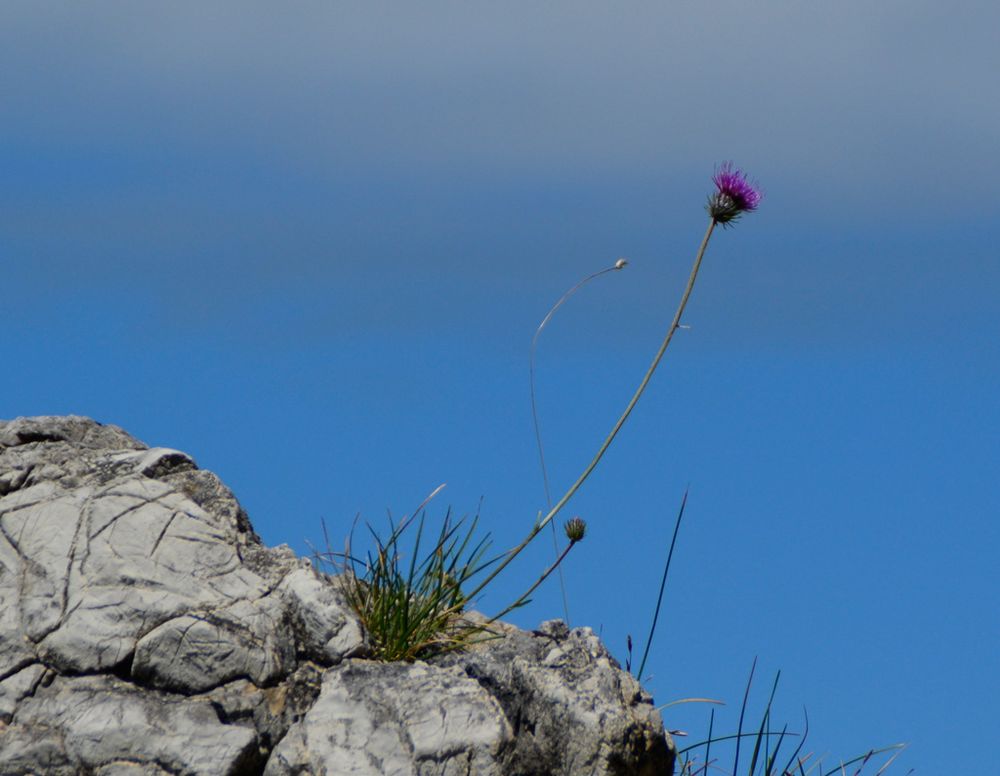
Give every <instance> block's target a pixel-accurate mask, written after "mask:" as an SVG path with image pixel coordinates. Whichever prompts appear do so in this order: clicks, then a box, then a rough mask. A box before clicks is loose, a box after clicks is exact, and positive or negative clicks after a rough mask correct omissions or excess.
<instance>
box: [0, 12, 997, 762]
mask: <svg viewBox="0 0 1000 776" xmlns="http://www.w3.org/2000/svg"><path fill="white" fill-rule="evenodd" d="M998 28H1000V10H998V7H997V6H996V5H995V4H993V3H985V2H984V3H974V2H963V3H958V4H952V5H950V6H946V4H943V3H930V2H881V3H877V4H873V3H861V2H853V1H849V2H843V3H838V4H827V6H824V7H817V6H815V5H814V4H790V3H777V2H762V3H754V4H748V3H735V2H717V3H712V4H705V3H695V2H678V3H671V4H654V3H633V4H628V5H627V6H624V5H623V6H620V7H619V6H612V5H610V4H597V3H565V2H561V3H560V2H556V3H548V4H545V6H544V8H542V7H539V6H538V5H537V4H521V3H507V4H490V5H487V4H479V3H466V4H458V3H455V4H442V3H424V4H419V5H410V4H402V3H395V4H394V3H387V4H383V3H365V4H356V5H353V6H344V5H339V4H332V3H297V4H292V5H288V6H285V7H283V8H281V9H280V10H275V9H274V8H273V7H272V6H270V5H269V4H265V3H253V2H244V3H227V2H221V3H215V4H211V5H207V4H203V3H173V4H170V5H169V6H160V7H156V8H154V7H153V6H152V4H133V3H114V2H105V3H92V4H87V5H86V6H84V5H80V4H72V3H51V4H45V5H44V6H42V5H40V4H33V3H26V4H7V5H4V7H3V8H2V10H0V94H2V101H0V111H2V114H0V115H2V119H3V120H2V121H0V170H2V177H0V180H2V184H0V265H2V267H3V285H2V291H3V301H2V307H0V309H2V314H3V321H4V326H3V329H2V331H3V335H4V336H3V340H4V363H5V364H6V369H5V370H4V372H5V374H4V379H3V380H2V381H0V417H5V418H11V417H16V416H20V415H34V414H59V413H77V414H84V415H89V416H92V417H94V418H96V419H98V420H101V421H104V422H109V423H116V424H118V425H121V426H123V427H124V428H126V429H127V430H128V431H130V432H131V433H133V434H134V435H136V436H137V437H139V438H140V439H142V440H144V441H145V442H147V443H149V444H151V445H164V446H169V447H176V448H180V449H183V450H185V451H187V452H189V453H191V454H192V455H193V456H194V457H195V458H196V459H197V460H198V462H199V463H200V464H201V465H202V466H203V467H205V468H210V469H212V470H214V471H216V472H217V473H219V475H220V476H222V477H223V479H224V480H225V481H226V482H227V483H228V484H229V485H230V486H231V487H232V488H233V489H234V490H235V492H236V493H237V495H238V497H239V498H240V499H241V501H242V502H243V504H244V505H245V507H246V508H247V510H248V511H249V513H250V515H251V519H252V520H253V523H254V525H255V527H256V529H257V530H258V532H259V533H260V534H261V536H262V537H263V538H264V540H265V541H266V542H267V543H268V544H272V545H273V544H280V543H287V544H290V545H291V546H293V547H294V548H296V549H297V550H299V551H302V552H305V551H306V550H307V545H306V542H307V541H312V542H314V543H316V542H319V541H320V539H321V529H320V521H321V520H325V521H326V523H327V526H328V528H329V529H330V532H331V534H332V535H333V536H335V537H339V536H341V535H343V534H344V533H345V532H346V531H347V530H348V528H349V526H350V524H351V521H352V519H353V518H354V516H355V515H356V514H359V513H360V514H361V515H362V517H364V518H367V519H369V520H372V521H373V522H376V523H379V522H380V521H381V520H382V519H383V516H384V514H385V510H386V509H387V508H388V509H390V510H392V512H393V513H394V514H396V515H402V514H405V513H406V512H408V511H409V510H410V509H412V508H413V507H414V506H416V505H417V504H418V503H419V502H420V501H421V500H422V499H423V497H424V496H425V495H426V494H427V493H428V492H430V491H431V490H432V489H433V488H435V487H436V486H437V485H439V484H440V483H442V482H447V483H448V486H447V488H446V489H445V491H444V492H443V493H442V494H441V495H439V496H438V497H437V499H436V500H435V502H434V503H433V505H432V509H431V510H430V516H431V517H433V518H438V517H440V516H441V514H442V513H443V511H444V510H445V508H446V507H447V506H448V505H451V506H452V507H453V509H454V510H455V511H456V512H458V513H459V514H461V513H467V512H474V511H475V509H476V507H477V505H478V504H479V501H480V498H482V524H483V526H484V528H486V529H488V530H489V531H491V532H492V534H493V538H494V543H495V547H496V548H497V549H502V548H505V547H509V546H511V545H513V544H514V543H516V542H517V541H518V540H519V539H520V538H521V536H522V535H523V534H524V533H525V532H526V531H527V530H528V528H529V527H530V524H531V522H532V520H533V518H534V515H535V513H536V512H537V510H538V509H539V508H541V506H542V505H543V504H542V502H543V500H544V496H543V491H542V483H541V477H540V474H539V470H538V466H537V462H536V452H535V448H534V438H533V433H532V427H531V416H530V405H529V396H528V390H527V389H528V372H527V367H528V364H527V360H528V348H529V343H530V341H531V337H532V334H533V333H534V331H535V327H536V326H537V324H538V322H539V320H540V319H541V318H542V316H544V314H545V312H546V311H547V310H548V308H549V307H550V305H551V304H552V303H553V302H554V301H555V300H556V299H558V298H559V296H560V295H561V294H562V293H563V292H564V291H565V290H566V289H567V288H569V287H570V286H571V285H573V284H574V283H575V282H577V281H578V280H579V279H580V278H582V277H584V276H585V275H587V274H589V273H591V272H594V271H596V270H598V269H601V268H603V267H606V266H608V265H610V264H611V263H613V262H614V260H615V259H616V258H618V257H619V256H626V257H628V258H629V260H630V264H629V266H628V268H627V270H625V271H623V272H620V273H613V274H611V275H608V276H604V277H602V278H600V279H599V280H598V281H595V282H594V283H593V284H591V285H589V286H588V287H587V288H586V289H585V290H584V291H582V292H581V293H580V294H578V295H577V296H576V297H574V299H573V300H572V302H571V303H570V304H568V305H566V307H565V308H564V309H563V310H562V311H560V313H559V316H558V317H557V318H556V319H555V320H554V321H553V322H552V324H551V325H550V326H549V327H548V329H547V330H546V332H545V334H544V337H543V339H542V341H541V343H540V346H539V352H538V370H537V379H538V389H539V394H538V400H539V409H540V413H541V422H542V429H543V433H544V438H545V442H546V448H547V454H548V460H549V463H550V475H551V477H552V480H553V486H554V489H555V490H558V491H560V492H561V490H564V489H565V487H566V486H568V484H569V483H571V482H572V481H573V480H574V479H575V478H576V476H577V474H578V473H579V471H580V470H581V469H582V468H583V466H584V465H585V464H586V463H587V462H588V461H589V459H590V456H591V454H592V452H593V451H594V450H595V449H596V447H597V445H598V444H599V443H600V441H601V440H602V439H603V437H604V435H605V434H606V433H607V431H608V430H609V429H610V427H611V425H612V423H613V422H614V420H615V419H616V418H617V415H618V413H619V412H620V410H621V408H622V407H623V405H624V403H625V402H626V401H627V399H628V397H629V396H630V395H631V392H632V390H633V389H634V387H635V385H636V384H637V383H638V381H639V379H640V378H641V376H642V374H643V372H644V371H645V369H646V366H647V365H648V362H649V359H650V358H651V357H652V355H653V353H654V351H655V349H656V347H657V345H658V343H659V341H660V339H661V337H662V334H663V332H664V330H665V327H666V326H667V324H668V323H669V320H670V317H671V316H672V314H673V310H674V308H675V306H676V303H677V299H678V298H679V295H680V292H681V290H682V288H683V284H684V281H685V279H686V277H687V273H688V270H689V268H690V262H691V260H692V258H693V254H694V250H695V249H696V247H697V244H698V241H699V239H700V238H701V235H702V232H703V231H704V227H705V223H706V216H705V213H704V211H703V209H702V208H703V205H704V201H705V197H706V196H707V194H708V193H709V191H710V189H711V183H710V180H709V178H710V176H711V174H712V171H713V169H714V167H715V165H716V164H717V163H718V162H720V161H722V160H724V159H733V160H735V161H736V163H737V164H738V165H739V166H741V167H743V168H744V169H746V170H748V171H749V172H750V173H751V174H752V176H754V177H755V178H757V179H758V180H759V181H760V182H761V184H762V186H763V187H764V189H765V192H766V198H765V200H764V203H763V205H762V207H761V209H760V212H759V213H757V214H754V215H752V216H750V217H747V218H746V219H745V220H744V221H743V222H742V223H740V224H739V225H738V226H737V227H736V228H735V229H732V230H727V231H724V232H723V231H719V232H718V233H717V234H716V236H715V237H714V238H713V242H712V244H711V246H710V248H709V253H708V257H707V259H706V263H705V266H704V269H703V272H702V275H701V277H700V279H699V284H698V287H697V288H696V289H695V293H694V296H693V299H692V302H691V304H690V306H689V309H688V313H687V315H686V316H685V323H687V324H689V325H690V326H691V328H690V329H688V330H684V331H682V332H680V333H679V334H678V336H677V337H676V338H675V344H674V345H673V346H672V347H671V350H670V351H669V353H668V355H667V358H666V360H665V362H664V364H663V365H662V367H661V370H660V372H659V373H658V374H657V375H656V377H655V378H654V380H653V382H652V384H651V386H650V389H649V391H648V392H647V394H646V395H645V396H644V398H643V399H642V401H641V402H640V404H639V406H638V409H637V410H636V412H635V413H634V415H633V417H632V419H631V421H630V423H629V425H627V426H626V428H625V430H624V431H623V432H622V434H621V435H620V437H619V439H618V440H617V441H616V443H615V445H614V446H613V447H612V449H611V451H610V452H609V454H608V455H607V456H606V458H605V461H604V463H603V464H602V466H601V468H599V469H598V470H597V472H596V473H595V475H594V476H593V477H592V479H591V480H590V481H589V482H588V483H587V485H586V486H585V488H584V489H583V490H582V491H581V492H580V493H579V494H578V496H577V497H576V498H575V499H574V501H573V502H572V503H571V505H570V508H569V511H568V512H567V513H566V514H565V516H567V517H568V516H570V515H573V514H579V515H581V516H583V517H584V518H585V519H586V520H587V521H588V524H589V534H588V538H587V539H586V541H584V542H583V543H582V544H581V545H579V546H578V547H577V548H576V549H574V551H573V553H572V554H571V555H570V558H569V560H568V561H567V564H566V567H565V573H566V581H567V585H568V591H569V598H570V613H571V616H572V621H573V624H576V625H583V624H586V625H590V626H592V627H594V628H595V629H599V630H600V631H601V633H602V635H603V636H604V638H605V640H606V642H607V643H608V645H609V647H610V648H611V649H612V650H613V651H614V652H615V653H616V654H618V655H619V656H620V657H622V658H623V657H624V643H625V638H626V635H627V634H632V637H633V639H634V640H635V641H636V642H637V643H640V642H641V641H642V637H643V635H644V634H645V632H646V629H647V628H648V624H649V617H650V615H651V612H652V607H653V604H654V602H655V591H656V586H657V584H658V581H659V575H660V572H661V568H662V562H663V559H664V557H665V552H666V547H667V545H668V543H669V539H670V533H671V530H672V521H673V516H674V514H675V511H676V508H677V505H678V503H679V501H680V499H681V496H682V494H683V492H684V489H685V487H687V486H688V485H690V498H689V502H688V511H687V514H686V518H685V519H686V523H685V525H684V527H683V530H682V533H681V537H680V543H679V549H678V555H677V556H676V557H675V562H674V566H673V569H672V571H671V579H670V582H669V584H668V588H667V596H666V601H665V611H664V614H663V615H662V619H661V625H660V629H659V632H658V639H657V641H656V643H655V644H654V649H653V655H652V658H651V660H650V664H649V666H648V667H647V673H648V674H650V675H651V676H650V678H649V679H648V680H647V682H646V684H647V686H648V687H649V689H650V690H651V691H652V692H653V693H654V695H655V697H656V700H657V702H658V703H667V702H669V701H671V700H673V699H677V698H683V697H689V696H709V697H716V698H722V699H725V700H726V701H728V702H729V706H727V707H726V708H725V709H723V710H721V712H720V714H721V715H722V722H721V724H722V726H723V727H735V721H736V713H737V711H738V705H739V700H740V695H741V693H742V687H743V683H744V682H745V679H746V675H747V672H748V669H749V666H750V663H751V661H752V659H753V658H754V656H758V657H759V660H760V664H759V672H760V673H759V674H758V684H757V688H758V692H757V694H756V695H755V700H756V701H757V706H758V707H759V706H760V705H762V704H763V702H764V699H763V698H762V697H761V696H763V695H764V693H765V687H766V686H767V684H768V683H769V681H770V679H771V678H772V677H773V674H774V672H775V671H776V670H778V669H781V670H782V678H781V684H780V686H779V691H778V707H777V714H778V716H779V717H780V718H781V719H782V720H788V721H789V722H791V723H793V725H795V726H798V724H799V721H800V719H801V709H802V707H803V706H805V707H806V708H807V709H808V712H809V718H810V723H811V726H812V733H811V744H812V748H814V749H815V750H817V751H818V752H821V753H822V752H830V753H831V755H832V757H831V758H830V759H829V760H828V762H829V763H830V765H831V767H832V765H833V764H835V762H836V760H835V758H836V757H837V756H844V757H847V756H850V755H853V754H855V753H858V752H861V751H863V750H865V749H866V748H868V747H870V746H877V745H881V744H887V743H894V742H896V741H910V742H911V748H910V750H909V751H908V752H907V753H906V754H905V755H904V756H903V758H902V763H903V767H901V768H899V769H898V772H901V773H905V772H906V770H907V769H908V768H910V767H915V768H917V769H918V772H919V773H945V772H952V773H976V772H983V770H984V767H985V766H984V763H985V762H988V759H987V758H988V756H989V755H988V753H987V749H988V744H989V743H990V742H991V740H992V732H993V731H992V727H993V725H992V720H995V719H996V718H997V716H998V714H1000V705H998V701H997V698H998V697H1000V693H998V690H1000V665H998V658H997V654H998V645H1000V615H998V613H997V607H996V603H995V601H996V597H997V587H998V581H1000V580H998V573H997V571H996V566H997V562H996V557H997V550H996V548H997V546H998V540H1000V530H998V528H997V517H998V515H1000V497H998V495H997V487H996V483H997V482H998V481H1000V443H998V427H1000V411H998V399H997V396H998V389H1000V355H998V348H997V334H998V332H1000V261H998V258H1000V257H998V249H997V247H996V246H997V245H998V244H1000V218H998V217H997V215H996V214H995V213H994V212H993V211H991V210H990V207H991V206H992V205H993V204H994V201H995V199H996V181H997V180H1000V156H998V154H997V153H996V148H997V139H998V137H1000V103H998V101H997V99H996V85H995V74H996V72H998V71H1000V55H998V53H997V52H998V51H1000V48H998V47H997V46H996V30H997V29H998ZM550 554H551V544H550V542H549V540H548V539H545V540H544V541H541V542H539V544H538V546H537V547H533V548H532V549H531V550H530V551H529V552H528V553H526V557H525V558H524V559H523V561H521V560H519V561H518V563H516V564H515V565H514V566H513V567H512V568H511V571H510V573H508V574H507V575H506V576H505V577H503V578H501V580H500V581H499V582H498V583H497V585H496V586H495V587H494V588H493V589H491V590H490V591H489V592H488V594H487V595H486V596H485V597H484V598H483V599H482V600H481V602H480V603H481V608H483V609H484V610H486V611H491V610H492V611H495V610H497V609H499V608H502V606H503V605H504V604H505V603H506V602H507V601H508V600H509V599H510V598H511V597H513V596H514V595H516V594H517V593H518V592H520V590H521V589H522V588H523V587H526V586H527V584H528V583H529V582H530V581H531V580H532V578H533V577H532V574H534V573H536V572H537V570H538V569H540V568H541V567H542V566H543V564H545V563H546V562H547V561H548V560H549V559H550ZM561 613H562V605H561V602H560V595H559V591H558V585H557V584H549V585H547V586H546V587H544V588H543V589H542V590H541V591H540V592H539V594H538V595H537V596H536V598H535V600H534V602H533V603H532V604H531V605H530V606H529V607H528V608H526V609H524V610H521V611H520V612H517V613H516V614H515V615H513V616H512V617H511V619H512V620H513V621H514V622H516V623H518V624H520V625H522V626H524V627H533V626H534V625H536V624H537V623H538V622H539V621H541V620H544V619H549V618H551V617H557V616H561ZM707 716H708V709H707V707H705V706H694V705H690V706H683V707H680V709H678V708H676V707H675V708H673V709H670V710H668V712H667V724H668V727H671V728H682V729H685V730H689V731H690V732H691V734H692V740H693V739H694V738H695V737H696V736H697V734H698V733H699V732H703V731H704V729H705V727H706V721H707Z"/></svg>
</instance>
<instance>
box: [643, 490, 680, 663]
mask: <svg viewBox="0 0 1000 776" xmlns="http://www.w3.org/2000/svg"><path fill="white" fill-rule="evenodd" d="M689 490H690V486H689V487H688V488H685V490H684V498H683V499H681V508H680V510H678V512H677V520H676V521H675V522H674V535H673V538H672V539H671V540H670V550H669V551H668V552H667V562H666V563H665V564H664V566H663V578H662V579H661V580H660V592H659V594H658V595H657V596H656V609H655V610H654V611H653V622H652V623H651V624H650V626H649V636H647V637H646V648H645V649H644V650H643V652H642V662H640V663H639V670H638V672H636V675H635V676H636V679H638V680H639V681H640V682H641V681H642V669H643V668H645V667H646V658H647V657H649V648H650V646H651V645H652V643H653V634H654V633H656V622H657V620H658V619H659V617H660V604H661V603H663V590H664V588H665V587H666V586H667V573H668V572H669V571H670V561H671V559H672V558H673V557H674V546H675V545H676V544H677V532H678V531H679V530H680V528H681V519H682V518H683V517H684V507H685V506H687V500H688V491H689Z"/></svg>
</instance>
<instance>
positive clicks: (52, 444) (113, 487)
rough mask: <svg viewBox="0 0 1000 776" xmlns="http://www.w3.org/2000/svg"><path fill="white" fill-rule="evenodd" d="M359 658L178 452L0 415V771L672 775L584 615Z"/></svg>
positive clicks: (308, 575) (642, 700) (95, 426)
mask: <svg viewBox="0 0 1000 776" xmlns="http://www.w3.org/2000/svg"><path fill="white" fill-rule="evenodd" d="M500 627H502V629H503V631H504V634H505V638H503V639H500V640H496V641H490V642H487V643H484V644H481V645H478V646H476V647H475V648H473V649H470V650H469V651H468V652H465V653H461V654H452V655H448V656H446V657H441V658H439V659H436V660H434V661H431V662H430V663H423V662H417V663H413V664H380V663H374V662H371V661H368V660H365V659H364V657H365V656H366V654H367V642H366V636H365V634H364V631H363V629H362V627H361V625H360V623H359V622H358V620H357V617H356V616H355V614H354V613H353V612H352V611H351V610H350V609H349V607H347V605H346V603H345V601H344V597H343V595H342V593H341V592H340V589H339V587H338V585H337V584H336V580H335V579H331V578H329V577H327V576H325V575H323V574H319V573H317V572H316V571H315V570H314V569H313V568H312V566H311V565H310V564H309V563H308V561H305V560H303V559H301V558H298V557H296V556H295V554H294V553H293V552H291V550H289V549H288V548H287V547H279V548H273V549H272V548H267V547H264V546H263V545H262V544H261V542H260V540H259V538H258V537H257V535H256V534H255V533H254V531H253V528H252V527H251V525H250V522H249V520H248V518H247V515H246V513H245V512H244V511H243V510H242V508H241V507H240V505H239V503H238V502H237V500H236V498H235V497H234V496H233V494H232V493H231V492H230V491H229V489H228V488H226V487H225V485H223V483H222V482H221V481H220V480H219V479H218V478H217V477H216V476H215V475H214V474H212V473H211V472H207V471H203V470H200V469H198V467H197V465H196V464H195V462H194V461H193V460H192V459H191V458H190V457H189V456H188V455H186V454H185V453H182V452H179V451H177V450H171V449H168V448H153V449H149V448H148V447H146V446H145V445H143V444H142V443H141V442H139V441H137V440H135V439H134V438H132V437H131V436H129V435H128V434H127V433H126V432H124V431H123V430H121V429H120V428H117V427H115V426H108V425H101V424H99V423H96V422H94V421H92V420H89V419H87V418H81V417H72V416H71V417H40V418H19V419H16V420H13V421H0V773H2V774H11V775H12V776H13V775H15V774H25V775H27V774H55V776H62V775H63V774H66V775H68V774H98V775H99V776H140V775H145V774H260V773H268V774H306V773H309V774H313V773H315V774H321V773H325V774H332V775H333V774H383V773H387V774H413V776H420V775H423V774H428V775H429V774H435V775H436V776H451V775H452V774H455V775H456V776H457V774H487V775H488V774H497V775H498V776H507V775H513V774H522V775H523V776H531V775H533V774H537V775H538V776H542V774H602V775H607V776H611V774H632V773H635V774H660V773H665V774H669V773H671V772H672V767H673V744H672V742H671V741H670V739H669V736H667V735H666V733H664V731H663V727H662V723H661V722H660V719H659V715H658V714H657V713H656V711H655V710H654V709H653V706H652V703H651V699H650V698H649V697H648V696H647V695H645V693H643V691H642V690H641V688H640V687H639V686H638V685H637V684H636V683H635V681H634V680H633V679H632V678H631V677H630V676H629V675H628V674H626V673H624V672H622V671H621V670H620V669H619V667H618V666H617V664H616V663H615V662H614V660H613V659H612V658H611V656H610V655H609V654H608V653H607V651H606V650H605V649H604V647H603V645H602V644H601V643H600V641H599V640H598V639H597V638H596V637H595V636H594V635H593V634H592V633H591V632H590V631H589V630H587V629H577V630H574V631H572V632H569V631H567V630H566V629H565V627H564V626H560V625H558V624H548V625H546V626H544V627H543V628H542V630H541V631H539V632H536V633H525V632H523V631H520V630H518V629H516V628H513V627H510V626H500Z"/></svg>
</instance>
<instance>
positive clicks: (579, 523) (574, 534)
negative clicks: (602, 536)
mask: <svg viewBox="0 0 1000 776" xmlns="http://www.w3.org/2000/svg"><path fill="white" fill-rule="evenodd" d="M563 530H565V531H566V538H567V539H569V540H570V541H571V542H574V543H575V542H579V541H581V540H582V539H583V537H584V535H585V534H586V533H587V524H586V523H585V522H584V521H583V520H582V519H580V518H579V517H571V518H570V519H569V520H567V521H566V525H564V526H563Z"/></svg>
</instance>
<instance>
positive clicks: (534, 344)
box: [528, 259, 628, 625]
mask: <svg viewBox="0 0 1000 776" xmlns="http://www.w3.org/2000/svg"><path fill="white" fill-rule="evenodd" d="M627 263H628V262H627V261H625V259H619V260H618V261H616V262H615V263H614V264H613V265H611V266H610V267H606V268H605V269H602V270H599V271H597V272H594V273H592V274H590V275H588V276H587V277H585V278H584V279H583V280H581V281H580V282H579V283H577V284H576V285H575V286H573V287H572V288H571V289H570V290H569V291H567V292H566V293H565V294H563V295H562V296H561V297H560V298H559V301H558V302H556V303H555V304H554V305H552V309H551V310H549V311H548V313H547V314H546V315H545V317H544V318H542V322H541V323H540V324H538V328H537V329H536V330H535V336H534V337H532V338H531V353H530V354H529V356H528V383H529V386H530V389H531V420H532V422H533V423H534V425H535V442H536V444H537V445H538V462H539V464H540V465H541V468H542V485H543V486H544V488H545V508H546V509H551V508H552V493H551V491H550V490H549V471H548V468H547V467H546V466H545V447H544V446H543V445H542V430H541V425H540V424H539V423H538V404H537V402H536V401H535V351H536V350H537V348H538V338H539V336H540V335H541V333H542V329H544V328H545V326H546V324H548V322H549V321H550V320H551V319H552V316H553V315H555V313H556V310H558V309H559V308H560V307H562V305H563V303H564V302H565V301H566V300H567V299H569V298H570V297H571V296H573V294H575V293H576V292H577V291H579V290H580V289H581V288H583V287H584V286H585V285H587V283H589V282H590V281H591V280H593V279H594V278H597V277H600V276H601V275H604V274H606V273H608V272H614V271H615V270H619V269H624V267H625V266H626V264H627ZM551 525H552V551H553V552H554V553H555V557H556V558H559V538H558V536H557V535H556V526H555V523H552V524H551ZM556 566H558V568H559V589H560V591H561V592H562V600H563V614H564V615H565V616H566V624H567V625H569V597H568V596H567V595H566V579H565V578H564V576H563V570H562V566H561V565H559V563H558V562H557V563H556Z"/></svg>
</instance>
